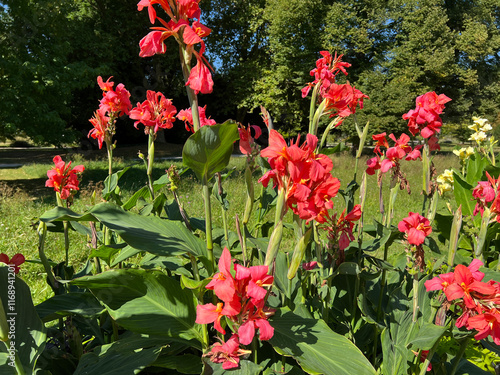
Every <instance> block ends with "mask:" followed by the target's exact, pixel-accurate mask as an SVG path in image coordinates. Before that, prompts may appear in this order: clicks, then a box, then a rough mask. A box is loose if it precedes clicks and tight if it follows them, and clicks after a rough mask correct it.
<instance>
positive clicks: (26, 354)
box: [0, 265, 46, 374]
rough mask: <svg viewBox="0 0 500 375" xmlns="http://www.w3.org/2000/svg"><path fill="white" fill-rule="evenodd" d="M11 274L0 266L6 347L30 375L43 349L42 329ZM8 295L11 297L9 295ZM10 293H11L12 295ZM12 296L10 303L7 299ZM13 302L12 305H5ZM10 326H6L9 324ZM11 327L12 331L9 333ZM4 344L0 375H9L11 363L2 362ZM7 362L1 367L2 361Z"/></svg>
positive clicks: (0, 347)
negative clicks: (12, 349) (9, 346)
mask: <svg viewBox="0 0 500 375" xmlns="http://www.w3.org/2000/svg"><path fill="white" fill-rule="evenodd" d="M12 275H13V273H11V272H9V268H8V267H6V266H4V265H2V266H0V285H1V286H2V287H1V288H0V298H1V300H2V301H1V303H2V304H3V309H4V311H5V314H6V316H7V324H8V327H9V339H10V344H11V345H13V346H14V347H15V348H16V350H17V355H18V357H19V360H20V362H21V364H22V367H23V369H24V371H25V373H26V374H31V373H33V369H34V367H35V363H36V360H37V359H38V357H39V356H40V354H41V353H42V351H43V349H44V347H45V338H46V334H45V326H44V324H43V323H42V321H41V320H40V318H39V317H38V314H37V312H36V310H35V307H34V306H33V301H32V300H31V292H30V289H29V287H28V285H26V283H25V282H24V281H23V280H22V279H20V278H18V277H17V276H16V277H15V278H13V277H12ZM9 291H11V293H10V294H9ZM12 291H14V292H12ZM9 296H13V299H9ZM9 300H11V301H15V303H14V305H12V304H10V305H9V303H8V301H9ZM9 320H10V322H12V323H13V325H11V324H10V322H9ZM12 327H14V330H12ZM7 349H8V348H7V345H6V343H5V342H0V354H2V356H1V357H0V373H2V374H4V373H5V374H9V371H10V369H11V368H12V366H10V365H9V364H8V363H11V360H10V358H5V355H4V353H8V351H7ZM4 359H7V362H6V363H5V364H4V362H3V360H4Z"/></svg>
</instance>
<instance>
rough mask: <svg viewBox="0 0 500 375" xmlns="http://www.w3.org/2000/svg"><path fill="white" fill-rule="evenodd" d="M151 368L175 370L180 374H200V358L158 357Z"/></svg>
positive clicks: (187, 356)
mask: <svg viewBox="0 0 500 375" xmlns="http://www.w3.org/2000/svg"><path fill="white" fill-rule="evenodd" d="M152 366H155V367H163V368H168V369H171V370H176V371H177V372H180V373H181V374H201V372H202V363H201V357H200V356H196V355H194V354H184V355H178V356H174V355H169V356H161V355H160V356H159V357H158V359H157V360H156V361H155V362H153V363H152Z"/></svg>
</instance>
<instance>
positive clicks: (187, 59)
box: [179, 43, 200, 133]
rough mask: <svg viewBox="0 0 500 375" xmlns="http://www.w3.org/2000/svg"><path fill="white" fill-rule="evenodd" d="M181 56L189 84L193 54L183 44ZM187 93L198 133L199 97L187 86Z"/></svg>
mask: <svg viewBox="0 0 500 375" xmlns="http://www.w3.org/2000/svg"><path fill="white" fill-rule="evenodd" d="M179 54H180V60H181V66H182V74H183V76H184V81H185V82H187V81H188V79H189V74H190V73H191V54H190V53H189V52H188V51H187V49H186V45H185V44H183V43H182V44H179ZM186 92H187V95H188V99H189V105H190V106H191V114H192V116H193V130H194V132H195V133H196V132H197V131H198V129H199V128H200V114H199V112H198V96H197V95H196V94H195V92H194V91H193V89H192V88H191V87H189V86H186Z"/></svg>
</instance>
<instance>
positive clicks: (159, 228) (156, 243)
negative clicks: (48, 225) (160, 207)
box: [40, 203, 212, 272]
mask: <svg viewBox="0 0 500 375" xmlns="http://www.w3.org/2000/svg"><path fill="white" fill-rule="evenodd" d="M40 220H41V221H43V222H51V221H61V220H68V221H100V222H101V223H102V224H103V225H105V226H106V227H108V228H110V229H111V230H113V231H115V232H116V233H117V234H118V235H119V236H120V237H121V238H122V239H123V240H124V241H125V242H126V243H127V244H128V245H130V246H131V247H133V248H135V249H137V250H141V251H147V252H150V253H152V254H155V255H161V256H172V255H181V254H185V253H190V254H193V255H195V256H196V257H198V258H199V259H200V260H201V261H202V262H203V263H204V265H205V266H206V267H208V270H209V272H211V271H212V270H211V269H210V268H211V266H210V262H208V260H207V256H206V246H205V243H204V242H203V241H202V240H200V239H199V238H198V237H196V236H195V235H193V233H192V232H191V231H189V230H188V229H187V228H186V227H185V226H184V225H183V224H182V223H181V222H178V221H170V220H166V219H161V218H159V217H156V216H142V215H138V214H135V213H132V212H128V211H125V210H123V209H122V208H120V207H119V206H116V205H114V204H112V203H101V204H98V205H97V206H94V207H92V208H91V209H90V210H89V211H88V212H87V213H85V214H82V215H80V214H77V213H75V212H73V211H71V210H69V209H67V208H63V207H56V208H54V209H52V210H50V211H47V212H45V213H44V214H43V215H42V216H41V217H40Z"/></svg>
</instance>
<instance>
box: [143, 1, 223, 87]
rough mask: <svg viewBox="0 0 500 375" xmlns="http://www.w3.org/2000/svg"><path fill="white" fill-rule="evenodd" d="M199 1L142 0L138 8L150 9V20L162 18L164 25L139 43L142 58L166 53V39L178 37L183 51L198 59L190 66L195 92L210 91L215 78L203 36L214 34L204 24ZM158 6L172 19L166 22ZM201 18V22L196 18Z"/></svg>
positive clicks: (191, 81) (190, 77) (152, 21)
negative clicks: (158, 13)
mask: <svg viewBox="0 0 500 375" xmlns="http://www.w3.org/2000/svg"><path fill="white" fill-rule="evenodd" d="M198 3H199V0H141V1H140V2H139V3H138V4H137V9H138V10H139V11H142V10H143V9H144V8H146V7H147V8H148V14H149V20H150V22H151V23H152V24H155V22H156V21H159V22H160V23H161V24H162V26H159V27H153V28H152V30H153V31H151V32H150V33H149V34H147V35H146V36H145V37H144V38H142V40H141V41H140V43H139V46H140V49H141V50H140V53H139V56H141V57H148V56H153V55H155V54H162V53H165V52H166V50H167V47H166V46H165V40H166V39H167V38H169V37H171V36H173V37H174V38H175V40H176V41H177V43H179V45H180V47H181V49H182V50H183V55H184V56H185V57H187V60H188V61H191V59H192V57H193V56H194V57H195V58H196V61H197V63H196V65H195V66H194V67H192V68H190V67H188V70H189V71H190V73H189V78H188V79H187V82H186V85H188V86H189V87H191V89H192V90H193V91H194V92H195V94H198V93H200V92H201V93H202V94H208V93H211V92H212V89H213V84H214V83H213V80H212V75H211V74H210V70H209V68H208V66H207V65H208V62H207V60H206V58H205V57H204V56H203V53H204V52H205V42H204V41H203V39H202V38H204V37H206V36H207V35H209V34H210V32H211V30H210V29H209V28H208V27H206V26H205V25H203V24H202V23H200V21H199V20H200V15H201V10H200V7H199V6H198ZM155 5H159V6H160V7H161V8H162V9H163V10H164V11H165V13H166V14H167V15H168V16H169V18H170V21H168V22H166V21H165V20H163V19H162V18H160V17H158V15H157V14H156V8H155ZM192 19H197V21H192V22H191V20H192ZM197 44H199V45H200V49H199V51H196V50H195V49H194V46H195V45H197Z"/></svg>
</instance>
